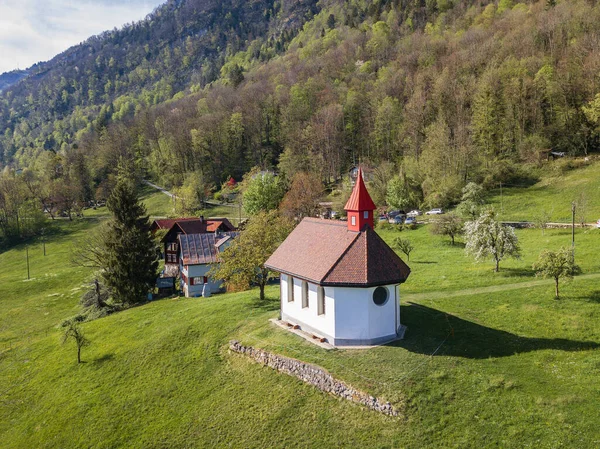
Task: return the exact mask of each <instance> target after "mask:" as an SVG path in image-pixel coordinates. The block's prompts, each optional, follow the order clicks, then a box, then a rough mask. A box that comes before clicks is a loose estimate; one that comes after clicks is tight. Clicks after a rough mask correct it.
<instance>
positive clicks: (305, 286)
mask: <svg viewBox="0 0 600 449" xmlns="http://www.w3.org/2000/svg"><path fill="white" fill-rule="evenodd" d="M306 307H308V282H306V281H302V308H306Z"/></svg>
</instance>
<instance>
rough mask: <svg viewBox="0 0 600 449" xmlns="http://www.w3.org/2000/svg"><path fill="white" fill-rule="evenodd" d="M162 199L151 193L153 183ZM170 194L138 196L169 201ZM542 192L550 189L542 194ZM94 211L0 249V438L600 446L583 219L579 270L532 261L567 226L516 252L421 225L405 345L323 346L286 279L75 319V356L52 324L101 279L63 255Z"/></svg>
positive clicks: (180, 444) (75, 442) (597, 273)
mask: <svg viewBox="0 0 600 449" xmlns="http://www.w3.org/2000/svg"><path fill="white" fill-rule="evenodd" d="M154 195H160V196H157V197H156V198H155V199H156V202H153V200H151V201H150V202H149V203H148V201H149V198H154ZM161 196H162V197H164V198H165V199H167V200H168V197H166V196H165V195H163V194H161V193H149V196H148V197H146V201H147V205H148V204H149V206H148V207H149V209H150V208H151V207H152V208H153V210H154V211H160V208H162V207H164V206H165V204H164V203H163V204H162V205H161V203H160V201H161V200H162V198H161ZM544 201H546V200H544ZM97 223H99V221H98V219H96V218H93V217H92V218H89V219H86V220H76V221H73V222H68V221H66V220H61V221H59V222H57V223H53V225H52V229H51V232H50V235H49V237H48V242H47V245H46V251H47V256H45V257H44V256H43V254H42V247H41V245H40V244H39V243H37V242H30V244H29V247H28V249H29V256H30V273H31V279H30V280H27V279H26V276H27V269H26V264H25V247H24V246H23V245H20V246H17V247H14V248H12V249H10V250H8V251H5V252H3V253H0V266H1V267H2V270H0V447H2V448H26V449H29V448H67V447H68V448H79V447H82V448H83V447H85V448H115V447H127V448H188V447H257V448H258V447H260V448H262V447H319V448H320V447H377V448H382V447H389V448H392V447H394V448H395V447H408V448H423V447H432V448H438V447H461V448H462V447H472V448H481V447H503V448H504V447H515V448H522V447H536V448H545V447H559V446H562V447H577V448H584V447H585V448H587V447H596V446H597V445H598V441H599V440H600V418H598V414H597V404H598V403H599V401H600V388H598V387H597V379H598V376H599V375H600V330H598V327H597V323H598V322H600V287H599V285H600V260H599V259H598V257H597V254H596V249H597V248H598V239H599V238H600V230H597V229H591V228H588V229H585V230H582V229H578V230H577V233H576V244H577V246H576V257H577V261H578V262H579V264H580V265H581V266H582V268H583V272H584V274H583V275H582V276H579V277H577V278H575V279H574V280H573V281H570V282H565V283H563V284H562V285H561V300H559V301H556V300H554V299H553V297H554V293H553V285H552V281H551V280H539V279H537V278H535V277H534V275H533V272H532V271H531V263H532V262H533V261H534V260H535V259H536V258H537V255H538V254H539V252H540V251H541V250H542V249H544V248H559V247H560V246H565V245H570V241H571V235H570V231H569V230H558V229H553V230H546V232H545V233H544V235H542V232H541V231H540V230H538V229H527V230H517V235H518V237H519V239H520V242H521V245H522V249H523V257H522V259H521V260H506V261H503V262H502V263H501V272H500V273H494V272H493V265H492V263H491V262H490V263H482V264H475V263H473V261H472V260H471V259H469V258H468V257H466V256H465V254H464V248H463V245H462V242H461V240H460V239H459V241H458V242H457V244H456V245H455V246H452V245H450V242H449V239H447V238H443V237H439V236H433V235H431V234H430V232H429V228H428V226H420V227H419V228H417V229H416V230H404V231H402V232H398V231H395V230H385V231H380V232H381V235H382V236H383V238H384V239H385V240H386V241H388V242H392V241H393V239H394V238H395V237H397V236H401V237H403V238H408V239H410V240H411V241H412V242H413V244H414V246H415V250H414V251H413V252H412V253H411V260H410V262H409V265H410V267H411V269H412V273H411V276H410V278H409V279H408V281H407V282H406V283H405V284H404V285H403V286H402V287H401V292H402V306H401V315H402V322H403V324H405V325H406V326H408V331H407V334H406V338H405V339H404V340H403V341H401V342H396V343H394V344H391V345H386V346H381V347H378V348H374V349H370V350H333V351H325V350H323V349H320V348H318V347H315V346H313V345H311V344H310V343H307V342H305V341H304V340H302V339H300V338H299V337H297V336H294V335H291V334H288V333H287V332H285V331H283V330H281V329H279V328H277V327H275V326H273V325H272V324H271V323H269V321H268V319H269V318H272V317H276V316H277V314H278V306H279V302H278V297H277V294H278V288H277V287H275V286H273V287H269V288H268V289H267V297H268V300H267V301H265V302H260V301H259V300H258V292H257V291H255V290H253V291H250V292H243V293H229V294H224V295H215V296H214V297H212V298H208V299H200V298H196V299H191V298H190V299H186V298H172V299H164V300H159V301H155V302H151V303H148V304H145V305H141V306H139V307H135V308H132V309H129V310H126V311H123V312H119V313H117V314H115V315H112V316H108V317H105V318H102V319H98V320H95V321H92V322H89V323H85V324H83V329H84V331H85V332H86V335H87V336H88V337H89V338H90V340H91V342H92V344H91V346H89V347H87V348H84V350H83V361H84V363H82V364H80V365H78V364H77V363H76V358H75V355H76V354H75V348H74V347H73V346H71V345H70V344H66V345H62V344H61V343H60V329H59V327H58V324H59V323H60V322H61V321H62V320H64V319H65V318H68V317H70V316H73V315H75V314H76V313H77V312H78V311H79V308H78V305H77V304H78V300H79V297H80V296H81V294H82V292H83V291H84V289H85V288H88V286H89V284H90V282H91V281H92V279H93V278H92V273H91V272H90V271H89V270H88V269H84V268H78V267H75V266H73V265H71V263H70V258H71V254H72V252H73V251H76V250H77V245H76V242H77V240H78V239H79V238H85V236H86V235H87V234H88V233H89V231H90V230H91V229H93V227H94V226H96V225H97ZM231 339H238V340H240V341H241V342H242V343H244V344H247V345H252V346H256V347H260V348H265V349H268V350H270V351H273V352H276V353H279V354H283V355H286V356H289V357H294V358H298V359H301V360H304V361H307V362H311V363H315V364H318V365H321V366H323V367H324V368H326V369H328V370H329V371H330V372H331V373H332V374H334V375H335V376H336V377H338V378H340V379H342V380H344V381H346V382H348V383H349V384H351V385H352V386H354V387H357V388H360V389H362V390H364V391H366V392H368V393H370V394H372V395H374V396H378V397H382V398H384V399H386V400H389V401H391V402H392V403H393V405H394V406H395V407H396V408H397V409H398V410H400V412H401V416H400V417H399V418H391V417H387V416H384V415H380V414H378V413H376V412H371V411H368V410H366V409H364V408H362V407H361V406H359V405H356V404H353V403H350V402H347V401H344V400H341V399H339V398H336V397H333V396H329V395H326V394H323V393H320V392H319V391H317V390H316V389H314V388H313V387H310V386H308V385H305V384H304V383H302V382H300V381H299V380H297V379H295V378H291V377H289V376H286V375H283V374H279V373H276V372H274V371H272V370H271V369H268V368H264V367H262V366H259V365H257V364H255V363H253V362H250V361H249V360H247V359H245V358H243V357H242V356H240V355H237V354H231V353H229V351H228V350H227V344H228V342H229V341H230V340H231Z"/></svg>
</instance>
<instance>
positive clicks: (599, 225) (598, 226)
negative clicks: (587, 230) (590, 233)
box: [596, 219, 600, 229]
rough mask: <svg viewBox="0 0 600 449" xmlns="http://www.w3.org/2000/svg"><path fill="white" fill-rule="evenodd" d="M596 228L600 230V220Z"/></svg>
mask: <svg viewBox="0 0 600 449" xmlns="http://www.w3.org/2000/svg"><path fill="white" fill-rule="evenodd" d="M596 227H597V228H598V229H600V219H599V220H598V221H597V222H596Z"/></svg>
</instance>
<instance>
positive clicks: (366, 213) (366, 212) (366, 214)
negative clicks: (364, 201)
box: [363, 210, 369, 218]
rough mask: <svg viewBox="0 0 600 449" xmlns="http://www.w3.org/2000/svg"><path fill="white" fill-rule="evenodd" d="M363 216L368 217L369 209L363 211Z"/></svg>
mask: <svg viewBox="0 0 600 449" xmlns="http://www.w3.org/2000/svg"><path fill="white" fill-rule="evenodd" d="M363 217H365V218H369V211H368V210H366V211H365V214H364V215H363Z"/></svg>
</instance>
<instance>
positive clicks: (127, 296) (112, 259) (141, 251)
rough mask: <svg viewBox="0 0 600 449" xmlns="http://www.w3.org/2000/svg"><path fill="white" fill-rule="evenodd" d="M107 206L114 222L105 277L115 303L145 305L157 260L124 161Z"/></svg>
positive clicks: (110, 227)
mask: <svg viewBox="0 0 600 449" xmlns="http://www.w3.org/2000/svg"><path fill="white" fill-rule="evenodd" d="M107 206H108V208H109V210H110V211H111V213H112V215H113V218H112V220H111V222H110V223H109V225H108V232H107V233H106V239H105V248H106V252H105V257H106V260H105V263H104V271H103V273H102V277H103V279H104V282H105V284H106V286H107V287H108V288H109V289H110V291H111V295H112V297H113V301H114V302H116V303H121V304H132V303H136V302H140V301H143V300H144V299H145V298H146V295H147V293H148V291H149V290H150V289H151V288H152V287H153V285H154V283H155V281H156V277H157V268H158V258H157V251H156V246H155V243H154V240H153V238H152V235H151V233H150V222H149V217H148V215H146V208H145V207H144V206H143V205H142V204H140V202H139V200H138V197H137V192H136V186H135V181H134V176H133V169H132V168H131V166H130V165H129V164H127V163H124V162H123V161H122V162H121V163H120V164H119V176H118V179H117V184H116V186H115V188H114V190H113V191H112V193H111V195H110V197H109V199H108V202H107Z"/></svg>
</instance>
